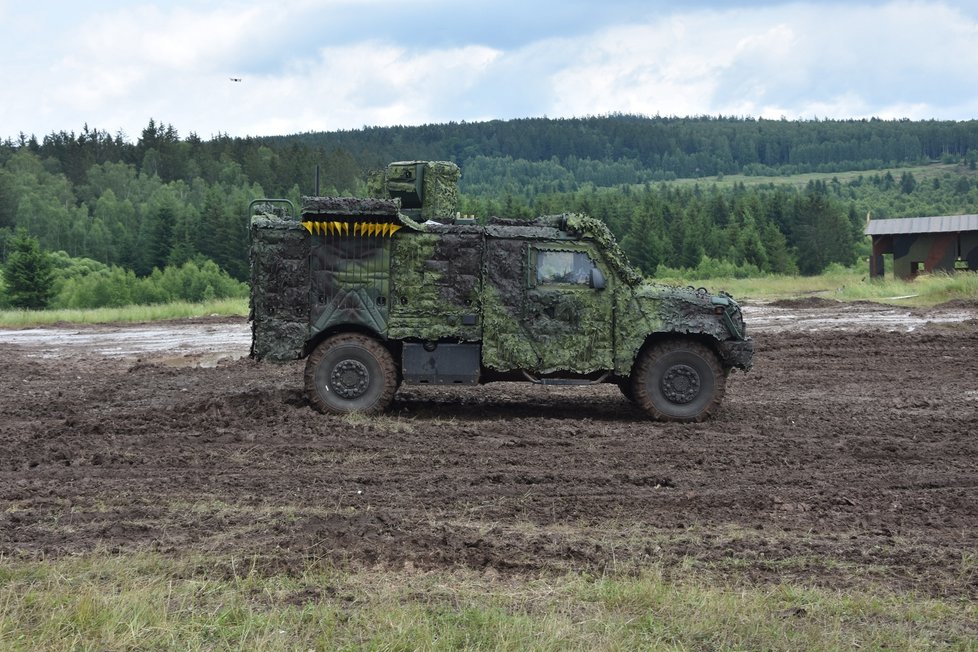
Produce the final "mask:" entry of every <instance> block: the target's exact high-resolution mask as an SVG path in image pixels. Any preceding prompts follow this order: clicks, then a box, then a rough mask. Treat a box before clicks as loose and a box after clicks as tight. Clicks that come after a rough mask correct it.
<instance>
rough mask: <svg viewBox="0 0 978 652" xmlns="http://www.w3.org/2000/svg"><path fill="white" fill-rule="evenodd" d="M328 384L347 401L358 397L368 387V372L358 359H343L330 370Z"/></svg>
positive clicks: (364, 392)
mask: <svg viewBox="0 0 978 652" xmlns="http://www.w3.org/2000/svg"><path fill="white" fill-rule="evenodd" d="M329 386H330V388H332V390H333V391H334V392H335V393H336V394H337V396H340V397H341V398H344V399H346V400H348V401H351V400H354V399H357V398H360V397H361V396H363V395H364V394H366V392H367V388H368V387H370V372H369V371H368V370H367V367H366V365H364V364H363V363H362V362H360V361H359V360H343V361H341V362H339V363H337V364H336V366H335V367H333V370H332V372H330V374H329Z"/></svg>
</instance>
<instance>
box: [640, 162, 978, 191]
mask: <svg viewBox="0 0 978 652" xmlns="http://www.w3.org/2000/svg"><path fill="white" fill-rule="evenodd" d="M887 172H889V173H890V174H891V175H893V176H894V177H895V178H896V179H899V178H900V175H902V174H903V173H905V172H909V173H910V174H912V175H913V176H914V178H915V179H916V180H917V182H918V183H922V182H925V181H931V180H933V179H934V178H942V177H944V176H946V175H950V174H961V175H966V176H974V175H975V173H974V172H973V171H972V170H969V169H968V168H967V167H966V166H964V165H961V164H959V163H926V164H924V165H910V166H905V167H901V166H897V167H882V168H879V169H878V170H849V171H845V172H803V173H799V174H790V175H774V176H760V175H757V176H754V175H746V174H725V175H722V176H719V177H689V178H683V179H674V180H672V181H662V182H658V183H662V184H664V185H671V186H680V187H688V186H694V185H699V186H713V185H715V186H717V187H718V188H732V187H733V186H734V185H735V184H742V185H744V186H748V187H749V186H765V185H775V186H781V185H783V186H794V187H796V188H804V187H805V186H807V185H808V184H809V183H810V182H812V181H825V182H828V181H831V180H833V179H835V180H837V181H839V183H843V184H844V183H849V182H851V181H855V180H856V179H858V178H859V177H863V178H866V179H868V178H869V177H872V176H875V175H879V176H883V175H885V174H886V173H887Z"/></svg>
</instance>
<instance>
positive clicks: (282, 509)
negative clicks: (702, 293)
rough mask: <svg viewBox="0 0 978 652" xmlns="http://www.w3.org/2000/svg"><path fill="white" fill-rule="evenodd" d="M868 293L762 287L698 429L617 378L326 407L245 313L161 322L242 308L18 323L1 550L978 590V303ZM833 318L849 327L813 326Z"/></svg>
mask: <svg viewBox="0 0 978 652" xmlns="http://www.w3.org/2000/svg"><path fill="white" fill-rule="evenodd" d="M847 310H849V309H848V308H837V307H833V306H829V305H824V304H819V303H818V302H816V303H815V304H814V305H812V304H811V303H810V302H808V303H801V304H796V305H792V304H787V305H785V304H781V305H777V306H764V307H758V308H756V309H750V310H748V315H749V316H750V315H751V314H753V315H754V318H755V322H756V324H755V325H756V328H755V329H754V333H755V339H756V345H757V357H756V366H755V369H754V370H753V371H751V372H750V373H749V374H742V373H735V374H733V375H732V376H731V377H730V380H729V384H728V391H727V395H726V399H725V403H724V407H723V408H722V410H721V413H720V414H719V416H718V418H716V419H714V420H713V421H710V422H708V423H704V424H694V425H675V424H659V423H652V422H649V421H647V420H645V419H644V418H643V417H642V415H641V414H640V413H638V412H637V411H636V410H635V409H634V408H632V407H631V405H630V404H629V403H628V402H627V401H626V400H625V399H624V398H623V397H622V396H621V395H620V393H619V392H618V390H617V388H616V387H614V386H611V385H608V386H600V387H596V388H538V387H533V386H528V385H523V384H509V383H503V384H495V385H488V386H484V387H478V388H448V389H441V388H420V389H417V388H402V389H401V391H400V392H399V393H398V395H397V397H396V400H395V404H394V406H393V410H392V412H391V414H390V415H388V416H385V417H379V418H372V419H361V420H355V419H343V418H335V417H328V416H323V415H320V414H317V413H314V412H313V411H311V409H310V408H309V407H307V405H306V402H305V400H304V398H303V395H302V392H301V368H302V367H301V363H295V364H287V365H273V364H265V363H262V364H259V363H255V362H253V361H251V360H249V359H247V358H240V359H232V358H235V357H237V356H240V355H241V354H242V353H244V352H246V348H247V345H246V343H243V341H242V338H241V333H242V332H246V329H247V326H246V324H245V323H244V322H243V321H237V322H235V321H229V322H221V321H217V322H215V321H204V322H200V323H190V324H188V323H185V322H180V323H175V324H171V325H166V324H164V325H160V324H155V325H152V326H147V327H145V328H147V329H149V328H152V329H156V330H157V331H160V332H163V333H165V332H166V331H167V330H168V329H178V330H181V329H190V330H191V331H193V329H200V330H201V332H207V333H211V334H213V332H214V331H215V330H216V331H217V332H218V333H220V331H221V330H222V329H227V332H228V333H229V335H228V338H227V346H225V347H224V353H226V355H220V354H221V353H222V349H221V347H219V346H218V347H216V348H215V347H213V346H211V345H208V347H210V348H206V350H200V351H195V350H193V347H192V346H191V347H188V348H187V350H183V349H178V350H176V352H174V350H173V349H169V350H167V349H166V348H164V350H159V349H155V348H153V349H150V348H143V349H139V348H138V347H137V348H129V349H126V350H124V351H121V352H120V350H115V349H112V348H111V347H108V348H107V347H106V345H105V342H104V341H101V342H102V343H101V344H99V341H100V340H98V338H94V339H93V340H92V341H93V342H94V343H89V344H77V345H76V344H72V345H69V342H75V343H77V342H80V341H81V340H82V339H84V338H85V337H89V336H91V335H92V334H93V333H96V332H98V333H107V334H108V337H110V338H111V335H112V333H113V332H116V331H118V332H119V333H120V334H121V335H120V338H119V339H121V340H124V341H131V338H130V339H127V337H128V336H127V335H126V333H130V332H131V330H132V329H131V328H129V329H124V328H118V329H116V328H111V327H99V328H89V329H86V328H81V329H79V328H77V327H64V328H62V329H60V331H51V332H53V333H56V335H51V336H50V337H48V338H47V340H44V338H40V340H37V341H34V340H32V341H27V340H25V339H24V338H23V337H21V338H20V339H18V338H17V336H16V333H12V332H7V333H6V335H7V337H6V338H4V337H2V336H0V386H2V389H0V557H27V558H46V557H53V556H62V555H73V554H78V553H85V552H87V551H92V550H108V551H120V552H128V551H138V550H144V549H151V550H155V551H161V552H163V553H164V554H187V553H191V554H195V553H202V554H205V555H207V554H216V555H217V556H219V557H221V558H228V557H230V556H232V555H233V556H234V557H236V558H238V559H241V558H248V559H251V562H252V563H254V564H255V565H256V566H257V567H258V568H267V569H268V570H269V571H281V570H292V569H294V570H297V571H299V570H301V569H302V568H304V567H306V566H307V565H308V564H309V563H311V562H312V563H315V562H316V561H317V560H322V561H326V562H329V563H344V564H347V563H348V564H351V565H354V566H359V565H367V566H371V567H373V566H375V565H380V566H382V567H391V568H405V567H406V568H409V569H411V568H413V569H425V568H445V567H455V566H464V567H470V568H476V569H479V570H483V569H484V570H485V572H487V573H502V574H506V573H523V572H529V573H541V572H544V573H546V572H562V571H565V570H571V569H573V570H592V571H595V572H603V571H608V570H613V571H624V572H628V571H630V570H632V569H639V568H642V567H645V566H648V565H650V564H659V565H661V566H662V567H663V568H665V569H666V572H667V573H682V572H683V570H684V569H685V568H689V567H695V568H698V569H700V570H702V571H703V572H707V573H715V574H716V575H717V576H719V577H721V578H724V577H731V576H736V577H737V578H741V579H742V578H745V577H746V578H748V579H750V580H757V581H762V582H764V581H781V580H785V581H800V582H803V583H806V584H814V585H824V586H831V587H839V588H843V587H848V586H852V585H858V584H860V583H863V582H870V583H872V584H874V585H879V584H883V585H886V586H891V587H893V588H895V589H900V590H905V589H912V590H916V591H920V592H921V593H923V594H927V595H959V596H968V597H971V598H974V597H978V553H976V550H978V434H976V431H978V422H976V416H978V356H976V355H975V352H976V349H978V321H976V315H978V306H969V305H956V306H950V307H946V308H945V309H943V310H942V311H931V312H930V313H929V312H926V311H925V312H915V313H913V314H912V315H911V316H912V317H913V318H914V319H919V321H914V322H912V323H910V322H906V323H905V322H897V323H894V322H893V321H892V320H887V319H875V320H874V318H873V316H874V314H875V313H879V314H882V309H878V308H865V309H864V310H863V311H862V312H863V314H864V318H863V319H860V320H856V321H855V323H854V324H853V323H850V322H851V321H852V320H848V321H847V320H846V319H844V316H845V314H849V315H850V316H851V313H846V311H847ZM835 313H838V314H835ZM772 314H773V315H774V317H775V318H772ZM819 314H821V315H822V317H823V318H824V319H823V320H822V323H824V324H831V323H833V322H832V318H833V314H835V316H836V317H838V318H839V319H841V320H842V322H844V326H842V327H838V328H836V327H832V328H828V329H824V328H823V329H815V330H812V329H809V328H805V327H801V326H799V325H800V324H804V323H809V322H807V321H806V320H808V319H810V318H812V317H816V316H817V315H819ZM908 314H909V313H908ZM785 315H788V316H787V318H784V317H785ZM792 315H794V318H792ZM948 315H954V318H953V319H951V318H948V319H945V318H944V317H947V316H948ZM877 316H878V315H877ZM929 316H930V317H932V319H930V318H929ZM842 322H839V323H842ZM811 323H815V324H818V323H819V320H818V319H813V320H811ZM61 331H64V332H61ZM181 332H183V330H181ZM20 333H21V334H22V333H23V332H22V331H21V332H20ZM49 335H50V333H49ZM159 337H162V336H159ZM73 338H74V339H73ZM150 339H153V340H154V341H156V338H150ZM204 339H207V338H204V337H202V338H201V340H202V341H203V340H204ZM58 341H60V342H61V344H60V345H58V344H57V342H58ZM242 349H243V350H242ZM215 351H216V352H217V353H218V354H219V355H215ZM222 357H223V359H222V360H220V361H219V362H218V361H217V359H218V358H222ZM212 363H216V366H214V364H212ZM201 365H203V366H201Z"/></svg>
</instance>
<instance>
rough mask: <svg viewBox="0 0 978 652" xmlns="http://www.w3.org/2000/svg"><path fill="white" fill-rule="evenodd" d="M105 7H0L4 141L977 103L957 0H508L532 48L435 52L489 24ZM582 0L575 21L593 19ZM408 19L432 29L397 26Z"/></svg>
mask: <svg viewBox="0 0 978 652" xmlns="http://www.w3.org/2000/svg"><path fill="white" fill-rule="evenodd" d="M93 1H94V2H95V4H94V5H81V4H75V3H72V4H70V5H64V4H62V3H54V4H55V5H56V6H55V8H51V7H47V9H46V11H45V9H44V6H45V4H46V3H45V2H44V1H43V0H41V1H40V3H39V4H40V8H38V9H37V10H36V11H34V12H33V13H32V11H31V10H30V7H32V5H26V4H21V3H17V4H16V5H15V4H13V3H11V2H9V0H0V18H3V20H0V37H2V38H3V39H4V40H5V43H7V44H8V47H6V48H5V49H4V50H3V51H2V52H0V125H2V126H3V127H4V131H3V132H0V137H6V136H13V135H15V134H16V133H17V132H18V131H21V130H23V131H25V132H28V133H31V132H33V133H35V134H37V135H39V136H41V135H43V134H46V133H50V132H51V131H58V130H62V129H63V130H77V129H79V128H80V127H81V125H82V124H83V123H88V124H89V125H90V126H93V127H98V128H102V129H107V130H110V131H113V132H114V131H116V130H119V129H122V130H124V131H125V132H127V133H128V134H130V135H133V134H138V133H139V131H140V130H141V129H142V127H143V126H145V124H146V123H147V122H148V120H149V118H150V117H153V118H155V119H156V120H157V121H165V122H167V123H172V124H173V125H174V126H175V127H177V129H178V130H179V131H180V132H181V133H182V134H186V133H189V132H190V131H195V132H197V133H199V134H200V135H201V136H203V137H209V136H211V135H214V134H216V133H218V132H226V133H230V134H232V135H265V134H281V133H294V132H301V131H310V130H323V129H329V130H332V129H349V128H358V127H361V126H364V125H390V124H420V123H430V122H443V121H449V120H469V121H471V120H479V119H488V118H509V117H523V116H538V115H544V114H546V115H549V116H551V117H557V116H572V115H587V114H591V115H594V114H603V113H611V112H630V113H644V114H650V115H654V114H661V115H704V114H707V115H716V114H724V115H752V116H762V117H774V118H777V117H782V116H784V117H803V118H812V117H832V118H848V117H867V116H874V115H875V116H880V117H910V118H914V119H923V118H931V117H934V118H951V119H968V118H972V117H974V116H975V115H976V114H978V93H975V92H974V89H975V88H976V87H978V67H976V66H975V65H974V61H976V60H978V16H976V15H975V14H976V12H975V11H974V10H973V8H972V9H968V6H967V5H965V4H963V0H958V1H957V2H955V0H946V1H942V2H934V1H926V2H925V1H911V0H890V1H879V0H865V1H863V2H859V0H856V2H855V3H849V4H842V3H829V4H814V3H790V4H788V3H785V4H781V3H776V4H772V3H763V4H762V5H760V6H752V5H750V4H748V3H743V4H741V5H739V7H738V8H736V9H731V8H729V3H725V2H720V1H719V0H716V2H715V3H714V6H716V7H717V8H716V9H712V10H711V9H704V8H703V7H708V6H709V3H708V2H706V1H705V0H704V1H703V2H698V3H697V4H696V6H697V7H700V9H696V10H690V9H682V8H681V9H675V8H674V7H673V8H672V9H670V10H669V11H668V12H659V13H654V12H651V11H650V10H640V8H641V7H642V6H644V5H641V4H640V3H635V2H630V1H629V2H621V3H619V2H618V0H607V4H608V5H609V6H608V7H607V9H608V11H609V12H611V13H613V14H614V15H616V16H617V15H631V16H632V20H630V21H629V22H628V23H627V24H619V25H611V26H609V25H608V20H601V21H598V20H597V19H596V21H595V26H594V27H593V28H591V29H590V31H589V30H588V29H586V28H583V27H582V26H581V24H580V21H576V20H575V21H574V22H575V28H574V31H573V33H572V34H571V33H568V34H567V35H565V36H552V34H553V32H554V30H549V31H548V34H551V36H548V37H546V38H537V39H536V40H534V39H533V37H532V34H533V33H534V30H533V29H532V27H533V26H534V25H535V24H536V23H537V22H539V21H540V20H543V18H542V15H536V14H537V13H541V12H543V13H546V12H559V11H560V7H561V6H563V5H550V4H547V3H544V4H542V5H522V4H519V3H516V2H502V3H496V4H494V5H493V7H494V13H493V20H495V21H497V23H499V22H500V21H501V22H503V23H504V22H506V20H511V21H512V22H513V24H514V30H516V31H518V32H519V33H520V35H521V36H520V38H519V39H518V40H519V43H520V45H491V46H490V45H486V43H489V42H490V41H488V40H485V39H482V40H480V39H478V38H477V37H476V36H469V39H470V40H469V41H467V42H465V41H460V40H458V39H453V38H442V39H437V38H436V39H435V41H436V43H435V44H434V45H433V44H432V43H433V41H432V40H431V37H432V36H433V35H434V36H437V35H439V34H452V33H456V32H457V33H466V34H470V35H477V34H478V33H479V31H480V30H479V24H478V21H479V20H480V17H481V19H485V16H486V7H484V6H482V5H475V6H473V8H472V9H471V10H469V5H465V7H464V8H461V7H460V6H457V5H454V4H452V5H449V4H446V3H445V2H444V1H443V0H423V2H422V4H421V5H420V6H418V7H417V12H414V11H406V10H404V9H403V6H402V5H395V4H393V3H391V2H389V1H387V0H283V2H285V3H286V4H284V5H280V4H273V3H270V2H259V1H258V0H236V1H233V2H232V1H231V0H226V1H220V2H188V1H186V0H184V1H179V0H178V1H177V2H176V3H173V4H163V3H154V2H138V3H135V4H131V3H127V2H122V1H117V0H93ZM867 2H868V4H867ZM48 4H51V3H48ZM572 4H573V10H574V11H575V12H576V13H575V14H574V16H575V18H576V17H580V16H583V15H586V12H587V11H593V12H598V11H599V10H598V9H595V8H593V7H591V6H590V5H587V6H586V5H585V4H582V3H576V4H574V3H572ZM612 5H613V7H612ZM449 8H451V11H449ZM395 9H396V11H395ZM602 9H604V8H602ZM419 12H420V13H419ZM439 12H441V13H439ZM499 12H510V14H509V15H508V16H502V17H500V16H498V15H496V14H497V13H499ZM528 12H529V13H528ZM534 12H536V13H534ZM415 14H417V15H418V20H419V21H427V22H425V23H424V24H425V25H426V29H425V30H423V31H422V33H423V34H424V35H425V36H426V37H425V38H421V37H416V36H415V34H416V33H417V32H418V30H417V29H416V28H417V26H418V25H419V24H420V23H418V24H413V23H410V22H408V23H404V22H403V19H404V18H409V17H413V16H414V15H415ZM531 14H532V16H531ZM441 15H444V16H451V17H452V20H456V21H469V22H467V23H465V24H450V23H445V24H439V23H438V20H439V17H440V16H441ZM609 15H611V14H609ZM559 18H560V16H559V15H558V14H555V21H556V22H555V23H554V24H559V23H560V22H561V21H560V20H558V19H559ZM375 19H376V20H375ZM564 22H568V21H564ZM374 26H376V28H375V27H374ZM367 27H369V28H367ZM300 32H301V34H302V38H298V39H297V38H295V34H297V33H300ZM38 34H42V35H43V36H44V38H43V39H41V38H38V36H37V35H38ZM527 35H530V36H527ZM229 77H242V78H243V79H244V81H242V82H241V83H234V82H231V81H230V80H229V79H228V78H229Z"/></svg>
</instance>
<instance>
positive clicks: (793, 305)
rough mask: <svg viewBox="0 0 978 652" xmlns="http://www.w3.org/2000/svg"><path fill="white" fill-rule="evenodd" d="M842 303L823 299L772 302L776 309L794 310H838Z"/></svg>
mask: <svg viewBox="0 0 978 652" xmlns="http://www.w3.org/2000/svg"><path fill="white" fill-rule="evenodd" d="M840 303H841V302H839V301H835V300H834V299H823V298H822V297H802V298H799V299H777V300H775V301H772V302H770V303H769V304H767V305H769V306H773V307H774V308H789V309H792V310H812V309H816V308H838V307H839V305H840Z"/></svg>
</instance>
